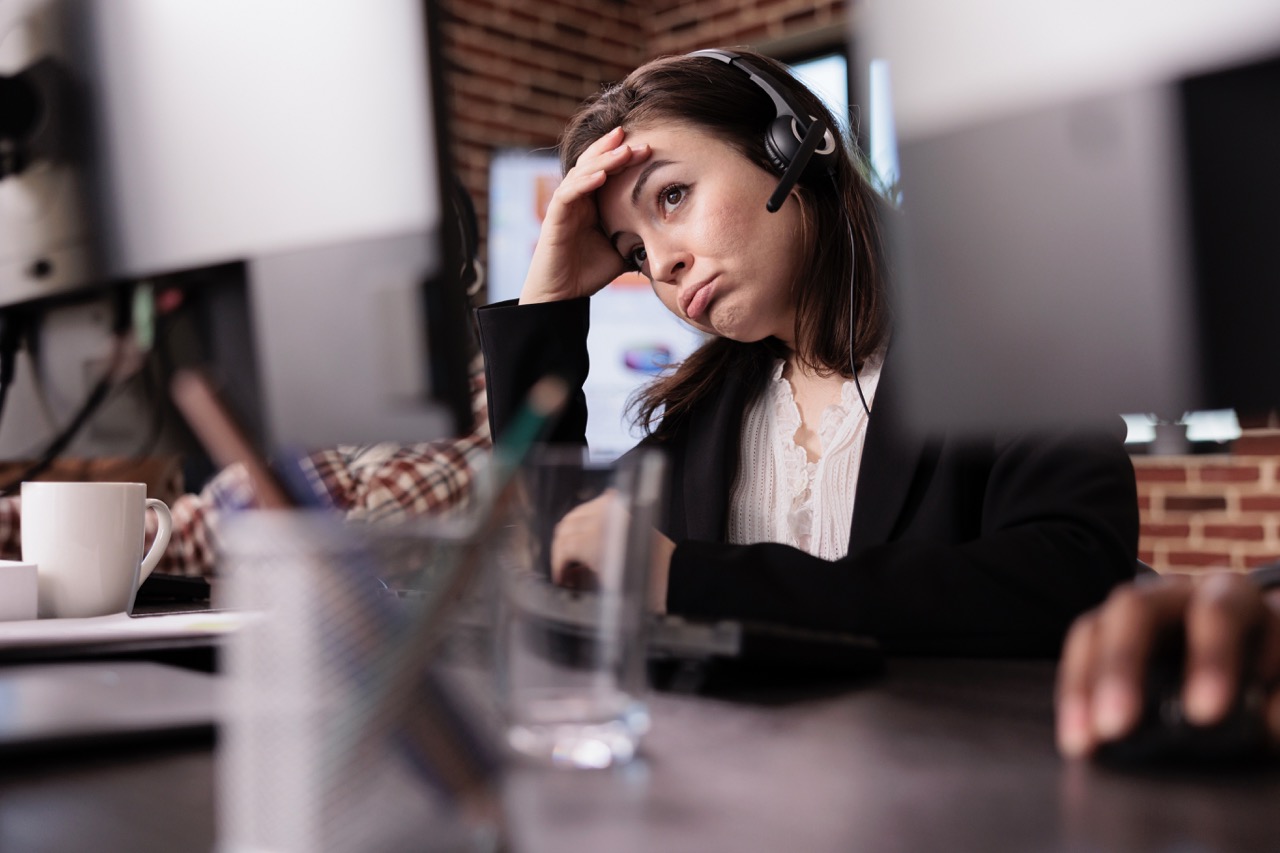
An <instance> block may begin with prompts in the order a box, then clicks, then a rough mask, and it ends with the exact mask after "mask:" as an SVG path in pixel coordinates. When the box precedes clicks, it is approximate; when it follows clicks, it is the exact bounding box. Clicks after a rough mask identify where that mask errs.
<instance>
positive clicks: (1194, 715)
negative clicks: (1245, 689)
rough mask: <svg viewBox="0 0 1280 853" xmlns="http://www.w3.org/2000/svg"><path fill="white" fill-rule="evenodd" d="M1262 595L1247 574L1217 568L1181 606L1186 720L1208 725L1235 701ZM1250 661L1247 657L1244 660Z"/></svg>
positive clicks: (1261, 610)
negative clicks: (1184, 636)
mask: <svg viewBox="0 0 1280 853" xmlns="http://www.w3.org/2000/svg"><path fill="white" fill-rule="evenodd" d="M1265 613H1266V611H1265V608H1264V606H1263V604H1262V597H1261V596H1260V595H1259V594H1258V590H1257V587H1255V586H1254V585H1253V584H1252V583H1251V582H1250V581H1249V580H1248V579H1247V578H1245V577H1242V576H1240V575H1236V574H1228V573H1225V572H1224V573H1221V574H1216V575H1213V576H1211V577H1208V578H1206V579H1205V580H1204V582H1203V583H1201V584H1199V585H1198V587H1197V589H1196V591H1195V595H1193V596H1192V597H1191V601H1190V603H1189V604H1188V606H1187V618H1186V626H1187V670H1186V681H1185V683H1184V685H1183V693H1182V700H1183V707H1185V708H1186V713H1187V719H1188V720H1190V721H1191V722H1193V723H1197V724H1199V725H1209V724H1211V723H1215V722H1217V721H1218V720H1220V719H1222V717H1223V716H1224V715H1226V713H1227V711H1228V710H1229V709H1230V707H1231V703H1232V702H1233V701H1234V700H1235V697H1236V693H1237V691H1238V690H1239V687H1240V678H1241V676H1242V674H1245V675H1246V677H1250V678H1251V677H1252V676H1253V673H1247V674H1246V673H1244V667H1245V663H1246V655H1248V654H1249V653H1250V645H1251V644H1252V642H1253V640H1254V639H1255V637H1256V635H1257V634H1258V632H1259V631H1260V630H1261V628H1262V622H1263V617H1264V615H1265ZM1249 663H1253V661H1249Z"/></svg>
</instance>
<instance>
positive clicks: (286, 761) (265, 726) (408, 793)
mask: <svg viewBox="0 0 1280 853" xmlns="http://www.w3.org/2000/svg"><path fill="white" fill-rule="evenodd" d="M468 535H469V530H468V526H467V525H455V526H454V527H453V528H452V529H451V530H443V531H442V530H441V529H438V528H437V529H435V530H432V529H431V528H430V527H429V526H423V525H421V524H410V525H390V526H382V525H367V524H350V523H347V522H343V521H342V520H341V519H340V517H338V516H336V515H335V514H333V513H329V512H318V511H267V512H246V513H239V514H236V515H235V516H234V517H230V518H228V519H226V521H225V525H224V529H223V535H222V545H223V555H222V556H223V559H222V562H221V564H220V566H221V571H222V572H223V574H224V576H225V582H224V584H223V589H222V592H223V593H224V595H222V596H220V599H221V600H220V604H221V605H222V606H226V607H229V608H232V609H235V610H238V611H241V612H244V613H246V614H248V616H247V618H246V619H245V625H244V627H243V628H242V629H241V630H240V631H239V632H237V633H236V634H235V635H234V636H232V637H230V638H229V639H228V642H227V645H226V648H225V664H224V671H225V672H226V688H225V691H226V702H225V704H224V718H223V721H222V727H221V732H220V736H219V745H218V760H217V764H218V792H219V849H220V850H223V851H248V850H253V851H263V850H272V851H308V852H309V853H310V851H346V850H370V849H378V850H398V849H415V850H420V849H429V850H434V849H441V850H483V849H486V848H488V847H490V846H491V841H490V838H489V836H490V834H491V830H492V829H493V828H492V827H486V826H484V825H483V824H477V823H475V822H474V821H472V822H468V821H465V820H463V819H462V817H461V814H462V812H463V810H464V809H465V808H469V805H468V804H469V803H472V802H473V801H474V799H475V798H476V797H477V796H479V795H481V794H482V793H483V792H484V791H485V790H486V789H487V788H488V787H489V782H490V780H491V779H492V778H493V776H494V773H495V768H496V765H497V759H496V757H495V755H494V753H493V750H492V747H491V743H492V735H491V734H489V733H486V732H484V731H482V730H480V728H479V727H478V725H477V719H476V717H475V715H473V714H470V713H469V712H468V710H467V708H465V707H464V706H463V704H462V703H463V702H464V700H463V699H462V697H459V696H458V695H456V693H455V692H454V691H452V690H451V689H450V687H449V685H448V684H446V683H445V682H443V681H441V680H440V678H439V677H438V675H437V674H436V673H435V672H434V671H433V669H432V668H431V667H429V666H428V665H427V664H428V661H426V660H424V659H422V658H421V656H420V655H418V654H417V652H416V650H415V648H414V647H413V642H412V632H413V630H414V621H415V618H416V616H417V615H418V614H420V613H421V610H420V607H419V602H417V601H414V600H409V601H406V599H405V598H404V597H403V596H401V595H397V594H396V592H397V591H400V590H402V589H414V590H415V592H416V593H417V595H419V596H421V597H423V598H424V599H425V600H429V598H430V596H431V595H432V594H433V593H432V591H431V584H432V580H433V579H432V573H433V571H436V570H438V569H441V567H445V566H448V565H450V564H451V562H452V560H453V555H454V553H455V552H456V550H457V549H459V548H462V547H464V546H465V545H466V543H467V541H468Z"/></svg>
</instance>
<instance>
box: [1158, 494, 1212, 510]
mask: <svg viewBox="0 0 1280 853" xmlns="http://www.w3.org/2000/svg"><path fill="white" fill-rule="evenodd" d="M1226 508H1227V499H1226V498H1224V497H1222V496H1221V495H1167V496H1165V499H1164V509H1165V512H1213V511H1215V510H1224V509H1226Z"/></svg>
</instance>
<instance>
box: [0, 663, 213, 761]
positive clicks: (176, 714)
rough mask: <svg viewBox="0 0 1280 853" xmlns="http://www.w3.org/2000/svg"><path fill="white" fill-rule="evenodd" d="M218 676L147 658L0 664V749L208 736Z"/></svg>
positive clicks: (9, 753)
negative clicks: (142, 659) (2, 665)
mask: <svg viewBox="0 0 1280 853" xmlns="http://www.w3.org/2000/svg"><path fill="white" fill-rule="evenodd" d="M218 702H219V697H218V685H217V676H214V675H212V674H210V673H205V672H197V671H195V670H190V669H183V668H181V667H176V666H168V665H166V664H161V663H154V662H150V661H136V660H131V661H113V662H103V661H93V662H78V663H76V662H68V663H50V664H26V665H21V666H10V667H5V668H3V669H0V755H4V756H12V755H14V754H18V753H23V752H28V751H35V750H40V751H45V750H49V749H60V750H67V751H77V752H80V751H84V750H85V749H99V748H103V747H120V746H130V747H132V746H137V745H139V744H142V743H145V744H146V745H148V746H153V745H157V744H168V743H173V742H178V741H182V742H197V743H207V742H209V741H211V740H212V738H213V734H214V723H215V721H216V718H217V716H218Z"/></svg>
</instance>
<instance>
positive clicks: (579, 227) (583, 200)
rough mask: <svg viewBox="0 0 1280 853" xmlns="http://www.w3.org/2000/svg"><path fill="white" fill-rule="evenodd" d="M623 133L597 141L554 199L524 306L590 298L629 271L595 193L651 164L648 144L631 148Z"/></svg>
mask: <svg viewBox="0 0 1280 853" xmlns="http://www.w3.org/2000/svg"><path fill="white" fill-rule="evenodd" d="M624 137H625V133H624V132H623V131H622V129H621V128H615V129H614V130H612V131H610V132H609V133H606V134H605V135H604V136H602V137H601V138H600V139H597V140H596V141H595V142H593V143H592V144H591V145H590V146H589V147H588V148H587V150H586V151H584V152H583V153H582V156H580V157H579V158H578V162H577V163H575V164H574V166H573V168H571V169H570V170H569V171H568V173H567V174H566V175H565V176H564V179H563V180H562V181H561V182H560V185H559V186H558V187H556V190H555V192H554V193H553V194H552V196H551V203H550V204H549V205H548V206H547V212H546V217H545V218H544V219H543V223H542V231H541V233H540V234H539V236H538V245H537V246H536V247H535V249H534V253H533V258H532V260H531V262H530V265H529V272H528V275H527V277H526V279H525V283H524V286H523V287H522V288H521V291H520V301H521V302H522V303H530V302H549V301H554V300H560V299H574V298H577V297H581V296H590V295H592V294H594V293H595V292H597V291H598V290H600V288H602V287H604V286H605V285H606V284H608V283H609V282H610V281H612V280H613V279H614V278H617V276H618V275H619V274H621V273H622V272H623V271H624V270H625V269H626V263H625V262H624V260H623V259H622V256H621V255H619V254H618V252H617V250H616V249H614V247H613V244H612V243H611V242H610V240H609V238H608V237H606V236H605V234H604V232H603V231H602V230H601V228H600V215H599V211H598V210H597V208H596V203H595V193H596V191H597V190H599V189H600V188H601V187H602V186H604V184H605V182H606V181H607V180H609V176H610V175H615V174H618V173H619V172H622V171H623V170H625V169H627V168H628V167H629V166H631V165H633V164H635V163H639V162H642V161H643V160H645V159H647V158H648V157H649V156H650V154H651V153H652V150H651V149H650V148H649V146H648V145H628V144H626V143H625V142H624V141H623V140H624Z"/></svg>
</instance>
